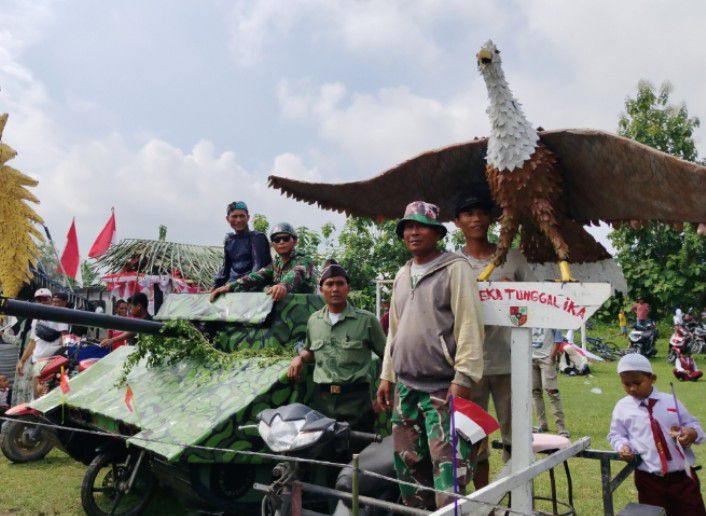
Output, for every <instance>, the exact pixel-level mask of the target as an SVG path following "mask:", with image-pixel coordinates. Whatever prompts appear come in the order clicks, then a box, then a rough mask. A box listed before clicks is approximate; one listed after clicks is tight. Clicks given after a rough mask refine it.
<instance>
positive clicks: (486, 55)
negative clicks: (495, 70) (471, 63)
mask: <svg viewBox="0 0 706 516" xmlns="http://www.w3.org/2000/svg"><path fill="white" fill-rule="evenodd" d="M476 60H477V61H478V64H479V65H487V64H490V63H492V62H493V54H491V53H490V50H486V49H485V48H482V49H481V50H480V52H478V53H477V54H476Z"/></svg>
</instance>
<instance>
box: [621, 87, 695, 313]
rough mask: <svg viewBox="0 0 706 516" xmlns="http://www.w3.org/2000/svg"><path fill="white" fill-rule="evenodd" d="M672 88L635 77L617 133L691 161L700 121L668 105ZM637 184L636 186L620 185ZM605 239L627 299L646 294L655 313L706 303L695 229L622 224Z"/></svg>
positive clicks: (677, 107)
mask: <svg viewBox="0 0 706 516" xmlns="http://www.w3.org/2000/svg"><path fill="white" fill-rule="evenodd" d="M671 91H672V87H671V85H670V84H669V83H664V84H662V86H660V88H659V90H655V88H654V86H652V85H651V84H650V83H648V82H647V81H640V83H639V84H638V87H637V95H636V96H635V98H631V97H628V98H627V99H626V100H625V112H624V113H622V114H621V115H620V119H619V122H618V133H619V134H620V135H621V136H626V137H628V138H632V139H634V140H637V141H639V142H640V143H644V144H645V145H649V146H651V147H654V148H656V149H659V150H661V151H663V152H667V153H670V154H673V155H674V156H677V157H679V158H682V159H685V160H689V161H696V158H697V151H696V145H695V143H694V139H693V136H692V135H693V131H694V129H695V128H697V127H698V126H699V124H700V122H699V119H698V118H696V117H690V116H689V113H688V110H687V108H686V105H685V104H683V103H682V104H681V105H678V106H675V105H672V104H670V103H669V95H670V94H671ZM625 187H626V188H628V187H634V188H639V187H640V185H625ZM609 238H610V240H611V243H612V244H613V246H614V247H615V248H616V250H617V259H618V262H619V263H620V265H621V267H622V269H623V273H624V274H625V279H626V280H627V283H628V288H629V293H630V295H631V297H633V298H636V297H640V296H642V297H645V299H647V300H648V301H649V302H650V303H651V304H652V305H653V307H654V309H655V311H656V312H657V313H662V314H664V313H665V312H666V311H668V310H671V309H672V308H673V307H674V306H677V305H681V306H683V307H690V306H695V307H703V306H704V304H706V243H705V242H704V239H703V238H701V237H699V236H698V235H697V234H696V228H694V227H692V226H691V225H689V224H685V225H684V227H683V229H682V230H681V231H675V230H674V229H672V228H670V227H669V226H668V225H667V224H663V223H652V224H649V225H647V226H644V227H642V228H638V229H635V228H632V227H629V226H627V225H624V226H622V227H620V228H618V229H616V230H614V231H613V232H612V233H611V234H610V235H609Z"/></svg>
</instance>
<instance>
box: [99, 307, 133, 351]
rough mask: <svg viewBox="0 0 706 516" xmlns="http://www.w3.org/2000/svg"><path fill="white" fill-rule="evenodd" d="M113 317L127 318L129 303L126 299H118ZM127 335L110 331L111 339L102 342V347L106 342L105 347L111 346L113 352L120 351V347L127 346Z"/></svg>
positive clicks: (118, 331) (117, 331)
mask: <svg viewBox="0 0 706 516" xmlns="http://www.w3.org/2000/svg"><path fill="white" fill-rule="evenodd" d="M113 315H117V316H118V317H127V316H128V304H127V301H125V300H124V299H118V300H117V301H116V302H115V303H114V304H113ZM125 333H126V332H124V331H120V330H108V339H110V340H109V341H108V342H106V340H108V339H105V340H103V341H102V342H101V346H104V344H103V343H104V342H106V344H105V346H104V347H108V346H110V350H111V351H115V350H116V349H118V348H119V347H120V346H124V345H125V344H127V339H126V338H125Z"/></svg>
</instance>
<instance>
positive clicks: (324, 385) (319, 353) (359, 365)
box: [288, 263, 385, 432]
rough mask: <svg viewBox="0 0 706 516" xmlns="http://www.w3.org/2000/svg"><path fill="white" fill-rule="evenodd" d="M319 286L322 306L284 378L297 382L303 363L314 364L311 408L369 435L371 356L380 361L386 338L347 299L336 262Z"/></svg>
mask: <svg viewBox="0 0 706 516" xmlns="http://www.w3.org/2000/svg"><path fill="white" fill-rule="evenodd" d="M319 287H320V288H321V295H322V297H323V298H324V301H325V302H326V306H324V307H323V308H322V309H321V310H318V311H317V312H314V313H313V314H311V317H309V321H308V323H307V327H306V342H305V343H304V346H303V349H302V350H301V351H300V352H299V355H297V356H296V357H294V358H293V359H292V362H291V364H290V366H289V371H288V376H289V378H290V379H292V380H299V378H300V376H301V372H302V369H303V366H304V363H311V362H313V363H314V383H315V384H316V388H317V391H316V394H315V395H314V397H313V398H312V408H314V409H315V410H318V411H319V412H321V413H322V414H324V415H326V416H328V417H331V418H334V419H337V420H340V421H347V422H348V423H350V425H351V427H352V428H353V429H354V430H360V431H364V432H372V431H373V429H374V424H375V416H374V414H373V405H372V397H371V390H370V389H371V386H370V379H371V372H372V371H371V367H372V353H375V354H376V355H378V356H379V357H381V358H382V356H383V352H384V351H385V334H384V333H383V331H382V328H381V327H380V323H379V322H378V320H377V318H376V317H375V315H373V314H371V313H370V312H367V311H365V310H361V309H359V308H356V307H354V306H353V305H352V304H351V303H350V301H349V300H348V293H349V291H350V287H349V279H348V273H347V272H346V270H345V269H344V268H343V267H341V266H340V265H339V264H337V263H332V264H330V265H329V266H328V267H326V268H325V269H324V270H323V272H322V273H321V277H320V278H319Z"/></svg>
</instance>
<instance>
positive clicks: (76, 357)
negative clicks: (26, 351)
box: [0, 335, 109, 463]
mask: <svg viewBox="0 0 706 516" xmlns="http://www.w3.org/2000/svg"><path fill="white" fill-rule="evenodd" d="M67 337H68V339H66V340H65V341H64V346H63V347H62V348H61V350H60V352H59V353H57V354H56V355H53V356H50V357H46V358H42V359H40V360H38V361H37V369H38V371H39V372H38V374H37V377H36V379H35V393H36V394H37V396H43V395H44V394H46V393H47V392H49V391H51V390H52V389H54V388H56V387H57V386H58V385H59V382H60V381H61V378H60V376H61V370H62V368H63V369H64V371H65V372H66V374H67V375H68V376H69V377H73V376H75V375H77V374H79V373H80V372H81V371H84V370H85V369H87V368H88V367H90V366H91V365H93V364H94V363H95V362H96V361H97V360H99V359H100V358H101V357H103V356H105V355H107V354H108V353H109V350H107V349H104V348H101V347H100V343H99V342H98V341H96V340H91V339H83V340H79V339H77V338H75V337H74V336H71V335H69V336H67ZM5 415H7V416H14V417H19V419H17V420H16V421H5V422H4V424H3V425H2V428H1V429H0V450H1V451H2V453H3V455H5V457H7V459H8V460H9V461H11V462H15V463H22V462H32V461H36V460H40V459H42V458H44V457H45V456H46V455H47V453H49V452H50V451H51V449H52V448H53V447H54V444H53V439H52V436H51V435H50V432H48V431H47V430H46V429H45V428H44V427H41V426H39V425H36V424H34V423H35V422H37V421H38V419H37V417H36V415H34V413H33V411H32V410H30V409H28V408H27V404H26V403H21V404H19V405H17V406H15V407H12V408H10V409H8V410H7V412H6V413H5Z"/></svg>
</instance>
